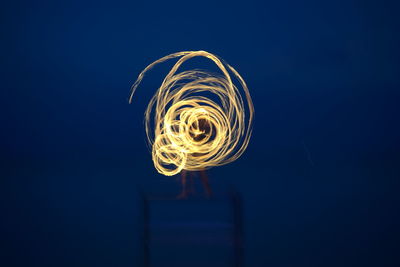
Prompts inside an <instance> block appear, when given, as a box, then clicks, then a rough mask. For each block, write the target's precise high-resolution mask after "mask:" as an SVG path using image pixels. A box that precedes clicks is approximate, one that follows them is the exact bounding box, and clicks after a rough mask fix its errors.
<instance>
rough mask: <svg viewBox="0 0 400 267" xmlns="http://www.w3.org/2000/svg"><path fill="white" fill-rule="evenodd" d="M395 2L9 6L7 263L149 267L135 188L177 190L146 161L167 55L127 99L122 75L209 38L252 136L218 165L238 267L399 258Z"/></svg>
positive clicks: (2, 188)
mask: <svg viewBox="0 0 400 267" xmlns="http://www.w3.org/2000/svg"><path fill="white" fill-rule="evenodd" d="M398 10H399V4H398V3H397V1H353V0H346V1H345V0H336V1H313V0H304V1H294V0H281V1H237V2H236V1H230V2H225V3H224V2H220V1H209V2H208V1H185V2H180V3H178V2H170V1H160V3H158V2H152V1H140V2H139V1H137V2H136V1H129V2H128V1H127V2H122V1H109V2H104V1H93V2H89V1H87V2H86V1H11V2H9V3H3V5H2V8H1V10H0V13H1V15H0V21H1V24H0V25H1V26H0V36H1V42H0V48H1V52H2V55H1V64H0V68H1V69H0V71H1V80H2V83H1V84H2V85H1V91H0V97H1V100H2V103H1V105H0V114H1V125H2V127H1V130H0V159H1V163H0V164H1V170H0V177H1V178H0V212H1V220H0V229H1V232H0V233H1V235H0V240H1V243H2V245H3V249H2V252H1V254H0V255H1V257H0V265H1V266H41V267H44V266H143V255H142V249H141V246H142V244H141V241H140V240H141V237H142V232H143V230H142V228H141V223H140V222H141V216H142V213H141V206H140V205H141V204H140V203H141V202H140V196H139V194H138V192H139V191H141V190H146V191H150V192H153V191H154V192H155V191H163V190H164V191H168V192H172V193H175V192H178V191H179V189H180V187H179V182H178V180H177V178H178V177H176V178H166V177H163V176H161V175H159V174H158V173H157V172H156V170H155V169H154V167H153V164H152V161H151V154H150V153H149V151H148V148H147V147H146V143H145V132H144V125H143V113H144V110H145V108H146V106H147V103H148V101H149V99H150V97H151V96H152V95H153V94H154V92H155V90H156V89H157V87H158V86H159V84H160V82H161V81H162V78H163V77H164V75H165V74H166V73H167V71H168V70H169V67H170V66H171V63H166V64H164V65H160V66H158V67H157V68H156V69H154V71H152V72H151V73H149V75H147V76H146V78H145V80H144V82H143V84H142V85H141V86H140V87H139V89H138V91H137V94H136V95H135V98H134V101H133V104H131V105H129V104H128V96H129V90H130V86H131V85H132V83H133V82H134V81H135V79H136V77H137V75H138V73H139V72H140V71H141V70H142V69H143V68H144V67H145V66H147V64H149V63H151V62H152V61H154V60H156V59H158V58H160V57H162V56H164V55H167V54H170V53H173V52H177V51H183V50H206V51H209V52H211V53H214V54H217V55H219V56H221V57H222V58H223V59H225V60H226V61H227V62H228V63H229V64H231V65H232V66H234V67H235V68H236V69H237V70H238V71H239V72H240V74H241V75H242V76H243V77H244V79H245V80H246V82H247V84H248V86H249V89H250V92H251V95H252V97H253V101H254V106H255V121H254V129H253V136H252V139H251V141H250V145H249V146H248V149H247V151H246V152H245V153H244V155H243V156H242V157H241V158H240V159H238V160H237V161H235V162H234V163H232V164H229V165H226V166H223V167H219V168H214V169H211V170H210V171H209V177H210V181H211V185H212V186H214V187H215V188H219V187H222V188H223V187H226V186H233V187H234V188H235V189H236V191H238V192H239V193H240V195H241V196H242V199H243V218H242V219H243V225H244V229H243V231H244V236H245V243H244V244H245V247H244V259H245V266H250V267H253V266H254V267H263V266H274V267H275V266H276V267H283V266H308V267H309V266H341V267H343V266H400V254H399V253H398V244H399V241H400V231H399V230H398V225H399V224H400V216H399V214H400V210H399V203H400V196H399V193H398V192H399V189H400V181H399V178H400V142H399V141H400V127H399V118H398V114H400V106H399V104H398V103H399V100H400V91H399V90H400V49H399V47H400V35H399V32H400V19H399V16H398ZM174 212H177V211H171V213H174ZM171 253H172V254H173V253H176V257H179V252H177V251H173V250H172V249H171ZM189 266H190V265H189ZM210 266H211V265H210Z"/></svg>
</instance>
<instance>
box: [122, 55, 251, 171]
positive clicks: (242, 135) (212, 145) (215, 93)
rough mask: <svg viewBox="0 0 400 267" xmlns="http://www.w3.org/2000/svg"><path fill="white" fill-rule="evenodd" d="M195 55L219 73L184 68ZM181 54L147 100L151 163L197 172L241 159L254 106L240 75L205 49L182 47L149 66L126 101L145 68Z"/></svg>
mask: <svg viewBox="0 0 400 267" xmlns="http://www.w3.org/2000/svg"><path fill="white" fill-rule="evenodd" d="M193 57H205V58H207V59H209V60H211V61H212V62H213V63H215V65H216V66H217V67H218V69H219V72H220V74H215V73H211V72H209V71H206V70H199V69H194V70H184V71H179V69H180V68H182V67H181V66H182V64H183V63H184V62H186V61H188V60H189V59H192V58H193ZM174 58H179V59H178V61H177V62H176V63H175V65H174V66H173V67H172V68H171V70H170V71H169V73H168V74H167V75H166V76H165V78H164V80H163V82H162V84H161V86H160V87H159V88H158V90H157V91H156V93H155V95H154V96H153V97H152V99H151V100H150V102H149V104H148V106H147V109H146V112H145V128H146V135H147V140H148V143H149V145H150V147H151V149H152V159H153V163H154V166H155V168H156V169H157V171H158V172H159V173H161V174H164V175H167V176H171V175H175V174H177V173H179V172H180V171H181V170H183V169H184V170H189V171H198V170H204V169H209V168H211V167H214V166H221V165H224V164H227V163H230V162H232V161H234V160H236V159H237V158H239V157H240V156H241V155H242V154H243V152H244V151H245V150H246V148H247V146H248V144H249V140H250V137H251V132H252V123H253V116H254V107H253V102H252V100H251V96H250V93H249V90H248V88H247V85H246V83H245V81H244V80H243V78H242V77H241V76H240V74H239V73H238V72H237V71H236V70H235V69H234V68H233V67H232V66H230V65H229V64H227V63H226V62H224V61H223V60H222V59H220V58H219V57H217V56H216V55H213V54H211V53H208V52H206V51H183V52H178V53H173V54H170V55H167V56H165V57H162V58H160V59H158V60H156V61H154V62H153V63H151V64H150V65H148V66H147V67H146V68H145V69H144V70H143V71H142V72H141V73H140V74H139V76H138V78H137V80H136V82H135V83H134V84H133V85H132V88H131V94H130V97H129V103H131V102H132V97H133V95H134V93H135V91H136V89H137V87H138V86H139V84H140V82H141V81H142V79H143V77H144V75H145V73H146V72H147V71H149V70H150V69H151V68H153V67H154V66H155V65H157V64H159V63H162V62H164V61H167V60H169V59H174Z"/></svg>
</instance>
